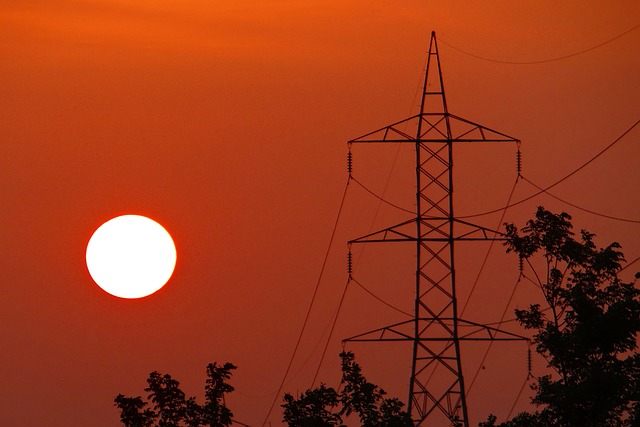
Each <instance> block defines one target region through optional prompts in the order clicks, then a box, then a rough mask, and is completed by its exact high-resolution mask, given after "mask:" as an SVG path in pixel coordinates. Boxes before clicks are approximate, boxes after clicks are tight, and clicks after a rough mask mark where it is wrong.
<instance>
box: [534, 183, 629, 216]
mask: <svg viewBox="0 0 640 427" xmlns="http://www.w3.org/2000/svg"><path fill="white" fill-rule="evenodd" d="M522 179H523V180H525V181H527V182H528V183H529V184H531V185H532V186H534V187H535V188H537V189H538V190H540V191H541V192H543V193H545V194H546V195H547V196H551V197H553V198H554V199H556V200H558V201H560V202H562V203H565V204H567V205H569V206H572V207H574V208H576V209H579V210H581V211H584V212H587V213H590V214H592V215H596V216H600V217H603V218H608V219H613V220H616V221H623V222H631V223H635V224H640V220H637V219H628V218H621V217H618V216H613V215H606V214H603V213H599V212H596V211H593V210H590V209H587V208H583V207H581V206H578V205H576V204H574V203H571V202H569V201H567V200H564V199H561V198H560V197H558V196H556V195H554V194H551V193H550V192H548V191H547V190H545V189H544V188H542V187H540V186H539V185H537V184H535V183H533V182H531V180H529V179H527V178H526V177H524V176H522Z"/></svg>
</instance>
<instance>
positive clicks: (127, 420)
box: [114, 363, 236, 427]
mask: <svg viewBox="0 0 640 427" xmlns="http://www.w3.org/2000/svg"><path fill="white" fill-rule="evenodd" d="M234 369H236V366H234V365H233V364H231V363H225V364H224V365H218V364H217V363H210V364H208V365H207V380H206V385H205V403H204V405H199V404H198V403H197V402H196V399H195V397H189V398H186V396H185V394H184V392H183V391H182V390H181V389H180V383H179V382H178V381H177V380H175V379H173V378H172V377H171V376H170V375H168V374H165V375H162V374H160V373H159V372H156V371H154V372H151V373H150V374H149V377H148V378H147V384H148V387H147V388H145V389H144V390H145V391H146V392H147V393H148V395H147V401H146V402H145V401H144V400H143V399H142V397H140V396H137V397H125V396H124V395H122V394H119V395H118V396H116V398H115V399H114V402H115V406H116V407H118V409H120V421H122V424H124V426H125V427H201V426H211V427H214V426H215V427H223V426H229V425H231V423H232V417H233V413H232V412H231V411H230V410H229V408H227V407H226V405H225V394H228V393H230V392H232V391H233V386H231V385H230V384H229V383H228V382H227V381H228V380H229V379H230V378H231V374H232V371H233V370H234ZM149 402H150V403H152V404H153V409H151V408H149V407H148V406H150V405H149Z"/></svg>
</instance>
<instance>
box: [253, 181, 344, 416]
mask: <svg viewBox="0 0 640 427" xmlns="http://www.w3.org/2000/svg"><path fill="white" fill-rule="evenodd" d="M350 181H351V178H350V177H349V178H347V183H346V184H345V187H344V192H343V194H342V200H341V201H340V207H339V208H338V214H337V215H336V221H335V223H334V225H333V230H332V232H331V237H330V238H329V245H328V246H327V251H326V253H325V257H324V260H323V262H322V268H321V269H320V273H319V275H318V280H317V282H316V286H315V289H314V290H313V295H312V296H311V301H310V303H309V308H308V309H307V314H306V315H305V318H304V322H303V323H302V328H300V333H299V334H298V339H297V341H296V345H295V346H294V348H293V352H292V354H291V358H290V359H289V363H288V364H287V369H286V370H285V372H284V375H283V376H282V382H281V383H280V386H278V391H277V392H276V394H275V396H274V398H273V402H271V406H270V407H269V411H268V412H267V415H266V416H265V418H264V421H263V423H262V425H263V426H264V425H266V424H267V421H268V420H269V416H271V412H272V411H273V408H274V407H275V404H276V402H277V401H278V398H279V397H280V393H282V389H283V388H284V384H285V381H286V380H287V376H288V375H289V371H290V370H291V366H292V365H293V360H294V358H295V356H296V354H297V352H298V348H299V347H300V342H301V341H302V336H303V334H304V331H305V329H306V328H307V323H308V322H309V317H310V315H311V309H312V307H313V304H314V302H315V300H316V297H317V295H318V289H319V288H320V282H321V281H322V276H323V275H324V270H325V267H326V265H327V260H328V259H329V253H330V251H331V246H332V245H333V239H334V238H335V235H336V230H337V229H338V223H339V222H340V216H341V215H342V208H343V207H344V202H345V199H346V197H347V190H348V189H349V183H350Z"/></svg>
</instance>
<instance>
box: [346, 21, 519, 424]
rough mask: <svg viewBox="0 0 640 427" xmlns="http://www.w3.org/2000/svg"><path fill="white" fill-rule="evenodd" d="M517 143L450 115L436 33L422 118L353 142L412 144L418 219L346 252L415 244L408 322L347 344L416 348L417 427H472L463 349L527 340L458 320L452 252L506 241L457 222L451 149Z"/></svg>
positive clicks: (412, 393) (412, 403) (412, 400)
mask: <svg viewBox="0 0 640 427" xmlns="http://www.w3.org/2000/svg"><path fill="white" fill-rule="evenodd" d="M489 142H512V143H519V140H517V139H515V138H512V137H510V136H508V135H505V134H503V133H501V132H497V131H495V130H492V129H489V128H487V127H485V126H482V125H479V124H476V123H473V122H471V121H469V120H466V119H463V118H461V117H458V116H455V115H453V114H450V113H449V111H448V108H447V102H446V98H445V93H444V85H443V82H442V72H441V69H440V58H439V55H438V47H437V43H436V37H435V33H434V32H432V33H431V41H430V45H429V55H428V59H427V67H426V72H425V78H424V87H423V95H422V102H421V105H420V112H419V113H418V114H416V115H414V116H412V117H409V118H408V119H405V120H401V121H399V122H396V123H393V124H391V125H389V126H385V127H383V128H381V129H378V130H376V131H373V132H370V133H368V134H366V135H363V136H361V137H359V138H355V139H353V140H351V141H349V146H351V144H357V143H409V144H414V145H415V153H416V161H415V167H416V189H417V191H416V216H415V217H414V218H411V219H409V220H407V221H405V222H402V223H400V224H397V225H394V226H392V227H389V228H385V229H383V230H380V231H377V232H375V233H371V234H368V235H366V236H363V237H360V238H358V239H355V240H352V241H350V242H349V244H350V245H351V244H357V243H373V242H412V243H414V244H415V247H416V274H415V304H414V313H413V318H412V319H411V320H408V321H405V322H401V323H396V324H393V325H390V326H386V327H383V328H380V329H376V330H372V331H369V332H366V333H363V334H360V335H356V336H354V337H351V338H348V339H346V340H345V341H407V342H411V343H412V344H413V354H412V366H411V378H410V381H409V399H408V404H407V410H408V412H409V414H410V415H411V418H412V420H413V421H414V424H415V425H416V426H419V425H426V421H427V420H429V424H428V425H429V426H439V425H449V426H464V427H468V426H469V416H468V413H467V402H466V397H465V384H464V377H463V374H462V360H461V355H460V343H461V342H462V341H466V340H474V341H491V340H521V339H523V338H522V337H520V336H518V335H515V334H511V333H508V332H504V331H501V330H499V329H497V328H491V327H489V326H486V325H482V324H479V323H475V322H471V321H467V320H464V319H461V318H460V317H459V316H458V300H457V298H456V270H455V262H454V261H455V256H454V255H455V251H454V246H455V244H456V243H457V242H465V241H467V242H468V241H486V240H498V239H502V236H501V235H499V234H498V233H497V232H495V231H493V230H490V229H487V228H485V227H481V226H478V225H474V224H472V223H470V222H466V221H462V220H459V219H456V218H455V216H454V204H453V160H452V156H453V145H454V144H457V143H489Z"/></svg>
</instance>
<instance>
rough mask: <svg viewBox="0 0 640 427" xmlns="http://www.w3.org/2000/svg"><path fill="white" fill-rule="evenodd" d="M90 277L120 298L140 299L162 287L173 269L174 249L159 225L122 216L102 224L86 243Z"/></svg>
mask: <svg viewBox="0 0 640 427" xmlns="http://www.w3.org/2000/svg"><path fill="white" fill-rule="evenodd" d="M86 259H87V268H88V269H89V274H90V275H91V277H92V278H93V280H94V281H95V282H96V284H97V285H98V286H100V287H101V288H102V289H103V290H105V291H106V292H108V293H110V294H111V295H114V296H116V297H120V298H142V297H146V296H148V295H151V294H152V293H154V292H156V291H157V290H159V289H160V288H162V287H163V286H164V285H165V284H166V283H167V282H168V281H169V279H170V278H171V275H172V274H173V270H174V268H175V266H176V246H175V244H174V243H173V239H172V238H171V235H170V234H169V233H168V232H167V230H165V229H164V227H162V226H161V225H160V224H158V223H157V222H155V221H154V220H152V219H149V218H147V217H144V216H140V215H122V216H119V217H116V218H113V219H111V220H109V221H107V222H105V223H104V224H102V225H101V226H100V227H98V229H97V230H96V231H95V232H94V233H93V236H91V239H89V243H88V244H87V254H86Z"/></svg>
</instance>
